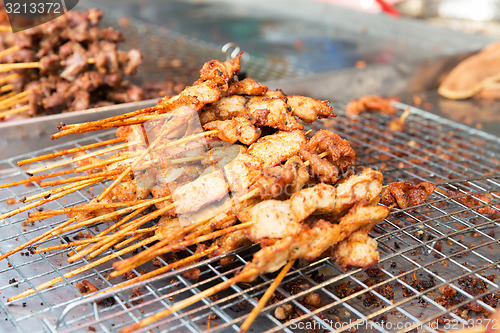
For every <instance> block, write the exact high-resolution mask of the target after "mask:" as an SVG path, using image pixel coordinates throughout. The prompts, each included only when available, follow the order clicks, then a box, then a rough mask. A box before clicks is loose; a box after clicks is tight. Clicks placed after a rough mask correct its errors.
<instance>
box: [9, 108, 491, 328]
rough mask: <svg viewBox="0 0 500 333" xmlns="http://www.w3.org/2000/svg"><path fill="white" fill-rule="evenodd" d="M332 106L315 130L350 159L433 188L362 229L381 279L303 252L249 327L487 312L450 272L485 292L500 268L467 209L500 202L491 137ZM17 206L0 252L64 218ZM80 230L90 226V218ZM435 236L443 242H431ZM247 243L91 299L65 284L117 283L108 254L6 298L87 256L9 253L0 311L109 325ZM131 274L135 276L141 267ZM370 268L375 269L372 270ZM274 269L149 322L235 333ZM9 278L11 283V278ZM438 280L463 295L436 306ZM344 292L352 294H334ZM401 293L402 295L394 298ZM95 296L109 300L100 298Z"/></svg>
mask: <svg viewBox="0 0 500 333" xmlns="http://www.w3.org/2000/svg"><path fill="white" fill-rule="evenodd" d="M342 108H343V105H337V109H338V110H337V112H338V113H339V117H338V118H336V119H335V120H333V121H327V122H326V121H325V122H320V123H318V124H317V125H315V126H314V127H313V128H314V129H318V128H329V129H331V130H334V131H336V132H338V133H339V134H340V135H341V136H343V137H345V138H346V139H348V140H349V141H350V142H351V143H352V145H353V148H354V149H355V150H356V152H357V155H358V160H357V166H356V168H358V167H361V166H370V167H372V168H377V169H380V170H382V171H383V173H384V178H385V182H391V181H394V180H408V179H418V180H425V181H432V182H435V183H437V185H438V190H437V191H436V192H435V193H434V194H433V195H432V196H431V197H430V198H429V200H428V201H427V202H426V204H423V205H421V206H419V207H414V208H412V209H403V210H396V211H394V212H393V213H392V214H391V215H390V216H389V217H388V218H387V219H386V220H385V221H384V223H382V224H380V225H379V226H378V227H377V229H376V230H375V231H374V232H373V234H372V236H373V237H374V238H375V239H376V240H377V241H378V243H379V249H380V253H381V259H380V263H379V265H378V268H379V270H377V271H375V273H376V274H380V276H379V277H377V278H373V277H372V278H371V281H370V280H367V278H368V277H369V276H368V275H367V271H366V270H361V269H354V270H350V271H347V272H343V271H342V270H341V269H340V267H339V266H338V265H337V264H335V263H334V262H333V261H332V260H330V259H329V258H323V259H319V260H317V261H315V262H312V263H306V262H301V263H299V264H297V265H295V267H294V268H293V269H292V270H291V272H290V273H289V274H288V275H287V277H286V279H285V281H284V283H283V284H282V286H281V287H280V288H279V289H278V292H279V293H280V294H281V295H282V297H283V299H282V300H280V301H278V302H276V303H273V304H272V305H268V306H267V307H266V308H265V309H264V311H263V312H262V313H261V314H260V316H259V317H258V320H257V322H256V323H255V326H254V331H255V332H263V331H267V332H283V331H284V332H300V331H302V330H300V329H299V328H300V327H302V328H304V327H306V326H304V325H305V324H298V321H299V320H302V319H304V320H306V322H311V323H313V324H310V325H314V328H318V329H319V330H320V331H334V330H335V329H339V330H340V331H345V330H351V329H352V328H353V327H354V328H357V329H359V330H366V331H380V332H390V331H396V330H399V329H395V327H396V328H399V327H398V326H397V325H398V323H402V324H399V325H403V326H402V327H401V330H402V331H410V330H412V329H413V328H418V330H419V331H423V330H425V331H430V332H437V327H436V326H435V323H434V320H435V319H436V318H438V317H440V316H442V315H446V316H448V317H447V318H448V319H449V323H456V325H455V326H454V327H462V325H466V324H467V320H466V319H464V318H462V317H461V316H460V313H458V312H456V311H455V312H450V311H453V310H455V309H457V308H458V307H460V306H461V305H462V303H464V304H465V303H470V302H477V303H478V304H479V305H480V306H482V307H484V308H485V309H486V310H487V311H492V310H493V308H492V307H491V306H490V305H487V304H486V303H485V302H484V300H483V296H485V293H481V294H478V295H473V294H471V293H469V292H466V291H464V290H463V289H462V288H461V284H460V281H461V280H460V279H461V278H462V277H466V276H471V277H474V278H477V279H479V280H481V281H482V282H484V284H485V286H486V287H487V292H486V294H495V293H498V292H499V291H500V287H499V284H498V281H497V280H495V279H494V280H493V281H490V280H488V279H487V278H486V276H488V275H491V274H498V272H499V268H500V266H499V265H500V258H499V257H498V253H499V250H500V244H499V237H500V236H499V235H500V225H499V221H498V216H492V215H484V214H481V213H480V212H478V211H477V209H476V208H479V207H481V206H488V207H492V208H493V209H495V210H497V211H500V210H499V209H498V208H497V207H496V206H495V205H498V204H499V203H500V196H499V195H498V192H500V179H499V178H500V160H499V157H500V148H499V147H500V145H499V143H500V140H499V139H498V138H497V137H495V136H492V135H488V134H486V133H484V132H481V131H478V130H474V129H471V128H468V127H466V126H463V125H460V124H457V123H454V122H451V121H448V120H445V119H442V118H439V117H437V116H435V115H432V114H429V113H427V112H425V111H422V110H419V109H416V108H411V115H410V116H409V117H408V119H407V126H408V128H407V130H406V131H405V132H402V133H400V132H391V131H389V130H387V124H388V122H389V121H390V120H391V119H392V118H391V117H388V116H384V115H380V114H362V116H361V117H360V119H359V120H358V121H352V120H349V119H347V118H345V117H344V115H343V111H342ZM405 108H406V105H403V104H398V109H399V113H401V112H402V111H403V109H405ZM52 125H53V124H51V125H50V127H52ZM112 136H113V132H104V133H98V134H91V135H87V136H85V137H82V138H79V139H76V140H74V141H70V142H66V143H63V144H60V145H58V146H54V147H50V148H47V149H44V150H41V151H32V152H30V153H26V154H22V155H20V156H17V157H13V158H8V159H5V160H3V161H1V162H0V183H5V182H7V181H9V180H10V181H13V180H16V179H22V178H24V177H27V176H26V175H25V173H24V172H23V170H22V169H21V168H18V167H17V166H16V164H15V161H16V160H18V159H22V158H26V157H29V156H34V155H38V154H40V153H47V152H50V151H54V150H57V149H62V148H67V147H73V146H77V145H83V144H88V143H91V142H96V141H100V140H104V139H107V138H110V137H112ZM447 189H451V190H454V191H458V192H459V195H458V196H449V195H447V194H446V190H447ZM101 190H102V186H97V187H96V188H95V189H94V193H99V191H101ZM38 191H40V188H39V187H38V186H35V187H25V186H18V187H15V188H9V189H2V190H0V212H3V211H6V210H10V209H12V208H14V207H15V206H10V205H8V204H7V203H6V200H7V199H9V198H17V199H20V198H22V197H23V196H24V195H26V194H28V193H29V194H33V193H36V192H38ZM484 193H490V194H491V195H492V203H491V204H489V203H487V202H484V201H482V202H481V204H480V205H479V206H478V207H473V208H472V209H471V208H469V207H466V206H464V205H463V204H461V203H460V202H459V201H457V200H456V199H457V198H458V197H462V196H463V197H466V196H470V195H472V196H474V195H477V194H484ZM90 198H91V195H90V194H89V193H88V192H87V191H82V192H78V193H74V194H72V195H70V196H68V197H67V198H66V200H65V201H59V202H55V203H53V204H52V205H51V207H66V206H69V205H72V204H75V203H79V202H85V201H88V200H89V199H90ZM480 201H481V200H480ZM25 216H26V214H21V215H19V216H15V217H12V218H9V219H6V220H5V221H2V224H1V225H0V233H1V234H2V240H1V241H0V251H2V252H5V251H6V250H8V249H10V248H12V247H13V246H15V245H18V244H19V243H20V242H23V241H25V240H27V239H30V238H32V237H34V236H36V235H38V234H40V233H42V232H44V231H46V230H48V228H50V227H51V226H55V225H57V224H58V223H60V222H61V221H63V220H64V219H63V218H59V219H56V218H54V219H47V220H44V222H37V223H36V224H35V225H34V226H23V220H24V218H25ZM87 231H88V232H91V233H95V230H94V229H93V228H91V229H88V230H86V232H87ZM59 241H62V242H64V241H65V240H64V238H62V237H61V238H60V239H59V240H56V241H52V243H51V244H56V242H59ZM438 242H439V244H440V246H441V247H439V246H437V245H436V244H437V243H438ZM254 251H255V247H252V248H245V249H241V250H239V251H237V256H236V258H237V260H236V263H235V264H234V265H233V266H230V267H224V266H220V265H219V263H218V261H217V260H216V258H215V259H212V260H207V261H202V262H200V263H198V264H196V266H197V267H199V268H200V269H201V271H202V273H201V278H200V280H199V281H198V282H197V281H192V280H189V279H187V278H185V277H183V276H182V275H181V274H180V272H181V271H182V270H181V271H172V272H169V273H166V274H164V275H162V276H160V277H157V278H155V279H153V280H151V281H147V282H146V283H143V284H141V285H140V286H131V287H130V288H126V289H125V290H120V291H118V292H114V293H110V294H108V295H103V296H102V297H99V298H98V299H96V298H95V297H85V296H83V295H81V294H80V293H79V292H78V290H77V289H76V288H75V284H76V282H78V281H80V280H82V279H87V280H89V281H91V282H92V283H94V284H95V285H96V286H98V287H99V288H101V289H104V288H106V287H107V286H111V285H113V284H116V283H119V282H121V280H120V279H116V280H107V279H106V275H107V274H108V273H109V272H110V271H111V269H112V268H111V265H110V264H103V265H101V266H99V267H96V268H95V269H93V270H91V271H88V272H87V273H85V274H82V275H81V276H76V277H73V278H70V279H65V280H64V281H63V282H62V283H59V284H57V285H55V286H54V287H53V288H50V289H46V290H43V291H39V292H37V293H35V294H34V295H32V296H30V297H27V298H26V299H23V300H20V301H18V302H14V304H7V303H6V301H5V300H6V298H8V297H9V296H12V295H14V294H17V293H18V292H20V291H22V290H24V289H27V288H29V287H32V286H34V285H37V284H39V283H41V282H43V281H47V280H49V279H51V278H53V277H56V276H61V275H63V274H64V273H66V272H67V271H69V270H70V269H73V268H76V267H78V266H79V265H82V264H83V263H85V261H80V262H77V263H75V264H71V265H69V264H68V263H67V262H66V260H65V258H66V257H65V252H66V251H54V252H51V253H49V254H37V255H29V256H26V255H21V254H16V255H14V256H12V257H11V258H9V259H8V260H7V261H4V262H0V293H1V296H2V298H0V310H1V311H2V313H4V314H5V315H6V321H5V323H4V324H3V325H2V328H3V329H4V330H5V331H13V330H17V331H19V332H28V331H30V330H33V329H37V331H43V332H80V331H85V330H86V329H87V327H88V326H92V328H93V329H95V330H96V331H98V332H116V331H119V329H120V328H121V327H123V326H124V325H127V324H130V323H132V322H134V321H137V320H139V319H140V318H142V317H144V316H147V315H150V314H151V313H154V312H157V311H159V310H160V309H163V308H165V307H168V306H169V305H171V304H172V302H173V301H175V300H180V299H183V298H185V297H187V296H190V295H192V294H193V293H197V292H199V290H202V289H205V288H207V286H209V285H212V284H215V283H217V282H220V281H222V280H224V279H226V278H227V277H230V276H232V274H234V272H235V270H237V269H238V268H239V267H240V266H242V265H244V264H245V263H246V262H247V261H248V260H251V256H252V253H253V252H254ZM108 253H109V252H108ZM106 254H107V253H106ZM186 269H187V268H186ZM184 270H185V269H184ZM135 273H136V274H141V272H140V271H135ZM368 273H369V274H372V275H373V274H374V271H368ZM413 274H415V277H418V278H420V279H422V280H425V281H431V280H432V281H433V282H432V283H431V284H429V285H428V288H427V289H421V288H420V287H418V286H415V285H414V284H412V283H411V276H412V275H413ZM273 277H274V275H272V274H269V275H262V276H261V277H260V278H259V279H258V280H257V281H256V283H254V284H251V285H248V284H239V285H236V286H233V287H232V288H230V289H229V290H227V291H226V292H223V293H220V294H219V295H218V298H208V299H204V300H203V301H202V302H199V303H197V304H195V305H194V306H192V307H189V308H187V309H185V310H184V311H182V312H179V313H177V314H176V315H175V316H171V317H169V318H166V319H164V320H163V321H162V322H160V323H159V325H160V326H159V328H157V329H156V328H155V329H153V331H161V332H199V331H203V330H206V329H207V322H208V321H209V320H208V317H209V316H211V318H216V319H211V320H210V322H211V329H210V330H209V331H210V332H215V331H217V332H218V331H221V332H230V331H237V330H238V326H239V325H241V323H242V321H243V320H244V318H245V317H246V315H248V313H249V311H250V310H251V308H252V306H254V305H255V304H256V300H255V299H254V298H255V297H260V296H262V294H263V293H264V291H265V289H266V287H268V286H269V284H270V283H271V282H272V280H273ZM12 279H15V280H16V282H14V283H11V284H9V281H11V282H12V281H13V280H12ZM293 280H300V281H301V283H304V284H305V285H306V288H305V289H304V291H302V292H299V293H297V294H291V293H290V292H289V290H288V289H287V288H286V287H284V286H286V285H287V283H290V281H293ZM444 285H448V286H450V287H451V288H453V289H455V290H456V291H457V293H458V295H461V298H460V300H461V301H460V302H462V303H457V304H455V305H454V306H453V307H451V308H448V309H447V308H445V307H444V306H442V305H441V304H439V302H437V301H436V297H439V296H440V292H439V288H440V287H442V286H444ZM339 286H340V287H339ZM135 287H140V290H141V295H140V296H137V295H136V296H132V293H131V290H132V288H135ZM403 287H404V288H403ZM349 288H351V289H349ZM384 288H387V289H392V291H393V295H392V294H391V293H387V292H385V291H384V290H383V289H384ZM342 290H347V291H349V292H352V293H349V292H348V293H345V294H342V293H340V292H341V291H342ZM312 291H315V292H317V293H319V294H320V295H321V298H322V300H323V304H322V307H321V308H319V309H308V308H307V307H305V306H304V305H303V304H302V303H301V301H300V300H301V298H302V297H303V296H304V295H306V294H307V293H309V292H312ZM339 291H340V292H339ZM403 292H405V293H408V295H407V296H403ZM103 297H104V298H105V299H106V302H107V304H108V305H111V306H109V307H105V306H103V305H102V304H103V303H102V298H103ZM109 300H113V301H112V302H110V301H109ZM23 303H26V307H23ZM284 303H290V304H293V305H294V307H295V308H296V309H299V310H300V311H302V312H301V313H302V314H301V315H300V316H299V317H298V318H296V319H295V320H293V321H291V322H282V321H279V320H277V319H276V318H275V317H274V315H273V312H274V309H275V308H276V307H277V306H279V305H281V304H284ZM460 312H461V311H460ZM457 313H458V314H457ZM214 315H216V316H215V317H212V316H214ZM383 321H384V322H385V324H383V323H382V322H383ZM389 323H390V324H389ZM216 325H217V326H216ZM301 325H302V326H301ZM339 325H340V326H339ZM82 328H84V329H82ZM442 328H443V326H442V327H441V329H442Z"/></svg>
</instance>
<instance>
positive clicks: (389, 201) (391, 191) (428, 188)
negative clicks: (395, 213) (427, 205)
mask: <svg viewBox="0 0 500 333" xmlns="http://www.w3.org/2000/svg"><path fill="white" fill-rule="evenodd" d="M435 189H436V185H434V184H432V183H429V182H420V183H418V184H414V183H412V182H408V181H401V182H394V183H390V184H389V185H387V187H386V188H385V189H384V190H383V191H382V194H381V202H382V203H383V204H384V205H386V206H393V205H396V206H398V207H399V208H402V209H404V208H408V207H413V206H417V205H421V204H423V203H424V202H425V200H427V198H428V197H429V196H430V195H431V194H432V192H434V190H435Z"/></svg>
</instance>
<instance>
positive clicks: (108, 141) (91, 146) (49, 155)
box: [17, 138, 125, 166]
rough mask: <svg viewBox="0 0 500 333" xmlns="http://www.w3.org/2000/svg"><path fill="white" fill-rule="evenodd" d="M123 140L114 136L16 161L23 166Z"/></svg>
mask: <svg viewBox="0 0 500 333" xmlns="http://www.w3.org/2000/svg"><path fill="white" fill-rule="evenodd" d="M123 141H125V139H123V138H114V139H111V140H106V141H101V142H96V143H92V144H89V145H86V146H81V147H76V148H70V149H65V150H61V151H58V152H55V153H51V154H47V155H42V156H37V157H33V158H28V159H26V160H22V161H19V162H17V165H18V166H23V165H25V164H30V163H34V162H39V161H43V160H48V159H51V158H55V157H59V156H63V155H68V154H73V153H78V152H81V151H85V150H89V149H93V148H99V147H102V146H107V145H112V144H115V143H118V142H123Z"/></svg>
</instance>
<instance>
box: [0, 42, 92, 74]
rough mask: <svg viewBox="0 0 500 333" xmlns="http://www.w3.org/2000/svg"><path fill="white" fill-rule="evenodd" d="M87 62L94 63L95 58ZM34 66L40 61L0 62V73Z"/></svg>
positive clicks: (38, 64)
mask: <svg viewBox="0 0 500 333" xmlns="http://www.w3.org/2000/svg"><path fill="white" fill-rule="evenodd" d="M12 48H13V47H12ZM12 48H11V49H12ZM7 50H8V49H7ZM7 50H4V51H7ZM10 52H12V51H10ZM87 63H88V64H94V63H95V60H94V59H92V58H91V59H87ZM60 65H61V66H65V65H66V63H65V62H64V61H61V62H60ZM34 68H40V62H39V61H32V62H17V63H7V64H0V73H3V72H8V71H12V70H15V69H34Z"/></svg>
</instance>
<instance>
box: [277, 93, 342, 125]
mask: <svg viewBox="0 0 500 333" xmlns="http://www.w3.org/2000/svg"><path fill="white" fill-rule="evenodd" d="M286 100H287V104H288V106H289V107H290V108H291V109H292V113H293V115H294V116H296V117H299V118H300V119H302V120H303V121H305V122H307V123H312V122H314V121H316V120H317V119H318V118H326V117H335V113H333V109H332V108H331V107H330V106H329V105H328V104H327V102H326V101H325V102H323V101H320V100H317V99H314V98H311V97H305V96H295V95H294V96H287V98H286Z"/></svg>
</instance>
